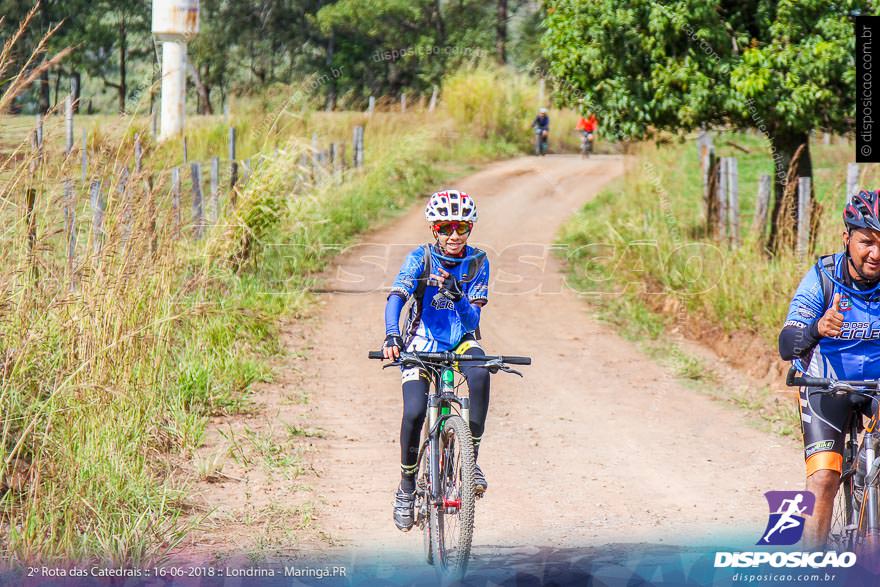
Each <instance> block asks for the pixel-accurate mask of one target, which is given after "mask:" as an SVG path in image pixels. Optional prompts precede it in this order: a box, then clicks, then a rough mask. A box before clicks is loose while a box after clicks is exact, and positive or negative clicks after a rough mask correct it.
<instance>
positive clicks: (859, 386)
mask: <svg viewBox="0 0 880 587" xmlns="http://www.w3.org/2000/svg"><path fill="white" fill-rule="evenodd" d="M796 371H797V369H795V368H794V367H792V368H791V369H790V370H789V372H788V376H787V377H786V385H788V386H790V387H795V386H801V387H808V388H809V387H814V388H819V389H818V390H814V391H812V392H810V391H808V392H807V402H808V403H809V402H810V398H811V396H812V395H813V394H828V393H845V394H852V395H856V396H859V397H863V398H867V399H870V400H872V408H873V409H872V414H873V417H872V419H871V422H870V423H869V424H868V426H867V428H866V429H865V434H864V435H863V437H862V447H861V449H859V447H858V438H859V430H860V423H861V418H860V417H855V416H854V417H852V418H851V422H850V427H849V431H848V432H849V433H848V436H849V438H848V440H847V442H846V445H845V449H844V450H845V451H846V453H845V455H844V457H845V458H844V465H845V466H844V470H843V472H842V474H841V478H840V480H841V488H843V485H844V483H845V482H850V477H852V476H854V475H855V473H856V471H857V468H858V466H859V453H860V452H861V450H864V452H865V478H864V495H863V497H862V503H861V507H860V508H859V511H856V508H855V507H852V517H853V519H851V520H847V522H848V523H847V526H846V528H847V530H849V531H853V532H855V536H854V538H855V540H854V541H853V545H855V542H856V541H857V540H858V539H859V538H860V537H862V536H863V537H864V538H865V542H866V543H868V544H870V545H873V546H877V545H880V463H877V462H875V461H876V460H877V457H878V453H880V431H878V430H877V424H878V421H880V406H878V402H880V393H878V392H880V382H878V381H834V380H831V379H827V378H823V377H809V376H806V375H802V376H801V377H795V373H796ZM865 388H867V389H865ZM869 391H870V392H872V393H869ZM811 409H813V408H812V407H811ZM853 409H854V410H855V408H853ZM813 412H814V414H815V416H814V417H816V416H818V413H817V412H816V411H815V409H813ZM850 500H852V496H850ZM853 505H854V504H852V503H850V506H853ZM863 528H864V533H862V532H861V530H862V529H863Z"/></svg>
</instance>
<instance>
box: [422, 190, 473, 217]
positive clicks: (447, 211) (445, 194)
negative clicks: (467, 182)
mask: <svg viewBox="0 0 880 587" xmlns="http://www.w3.org/2000/svg"><path fill="white" fill-rule="evenodd" d="M425 220H427V221H428V222H430V223H431V224H434V223H435V222H449V221H456V220H457V221H459V222H476V221H477V204H476V202H474V199H473V198H472V197H470V196H469V195H467V194H466V193H464V192H460V191H458V190H443V191H442V192H435V193H433V194H431V197H430V198H429V199H428V205H427V206H425Z"/></svg>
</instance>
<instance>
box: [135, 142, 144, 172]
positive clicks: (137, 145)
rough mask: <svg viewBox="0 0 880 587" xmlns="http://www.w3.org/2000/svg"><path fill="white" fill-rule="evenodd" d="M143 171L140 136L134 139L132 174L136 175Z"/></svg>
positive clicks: (142, 151) (142, 152)
mask: <svg viewBox="0 0 880 587" xmlns="http://www.w3.org/2000/svg"><path fill="white" fill-rule="evenodd" d="M143 170H144V146H143V145H142V144H141V135H135V137H134V172H135V173H137V174H138V175H140V174H141V172H143Z"/></svg>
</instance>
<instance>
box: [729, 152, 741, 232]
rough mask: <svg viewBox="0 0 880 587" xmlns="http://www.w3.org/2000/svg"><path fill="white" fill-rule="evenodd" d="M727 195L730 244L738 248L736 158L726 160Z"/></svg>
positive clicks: (737, 179) (737, 171)
mask: <svg viewBox="0 0 880 587" xmlns="http://www.w3.org/2000/svg"><path fill="white" fill-rule="evenodd" d="M727 195H728V207H727V209H728V212H729V221H730V244H731V246H732V247H734V248H736V247H738V246H739V170H738V168H737V162H736V157H728V158H727Z"/></svg>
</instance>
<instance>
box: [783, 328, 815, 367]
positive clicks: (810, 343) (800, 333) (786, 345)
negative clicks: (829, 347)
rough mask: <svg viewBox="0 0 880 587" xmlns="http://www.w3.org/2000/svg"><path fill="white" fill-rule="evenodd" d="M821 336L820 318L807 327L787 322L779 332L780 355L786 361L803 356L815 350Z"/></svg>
mask: <svg viewBox="0 0 880 587" xmlns="http://www.w3.org/2000/svg"><path fill="white" fill-rule="evenodd" d="M820 338H822V337H821V336H819V321H818V320H814V321H813V322H812V323H811V324H810V325H809V326H806V327H804V326H801V325H794V324H791V323H786V325H785V326H784V327H783V328H782V332H780V333H779V355H780V356H781V357H782V359H783V360H784V361H791V360H792V359H795V358H797V357H803V356H804V355H806V354H807V353H809V352H810V351H811V350H813V347H814V346H816V344H817V343H818V342H819V339H820Z"/></svg>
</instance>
